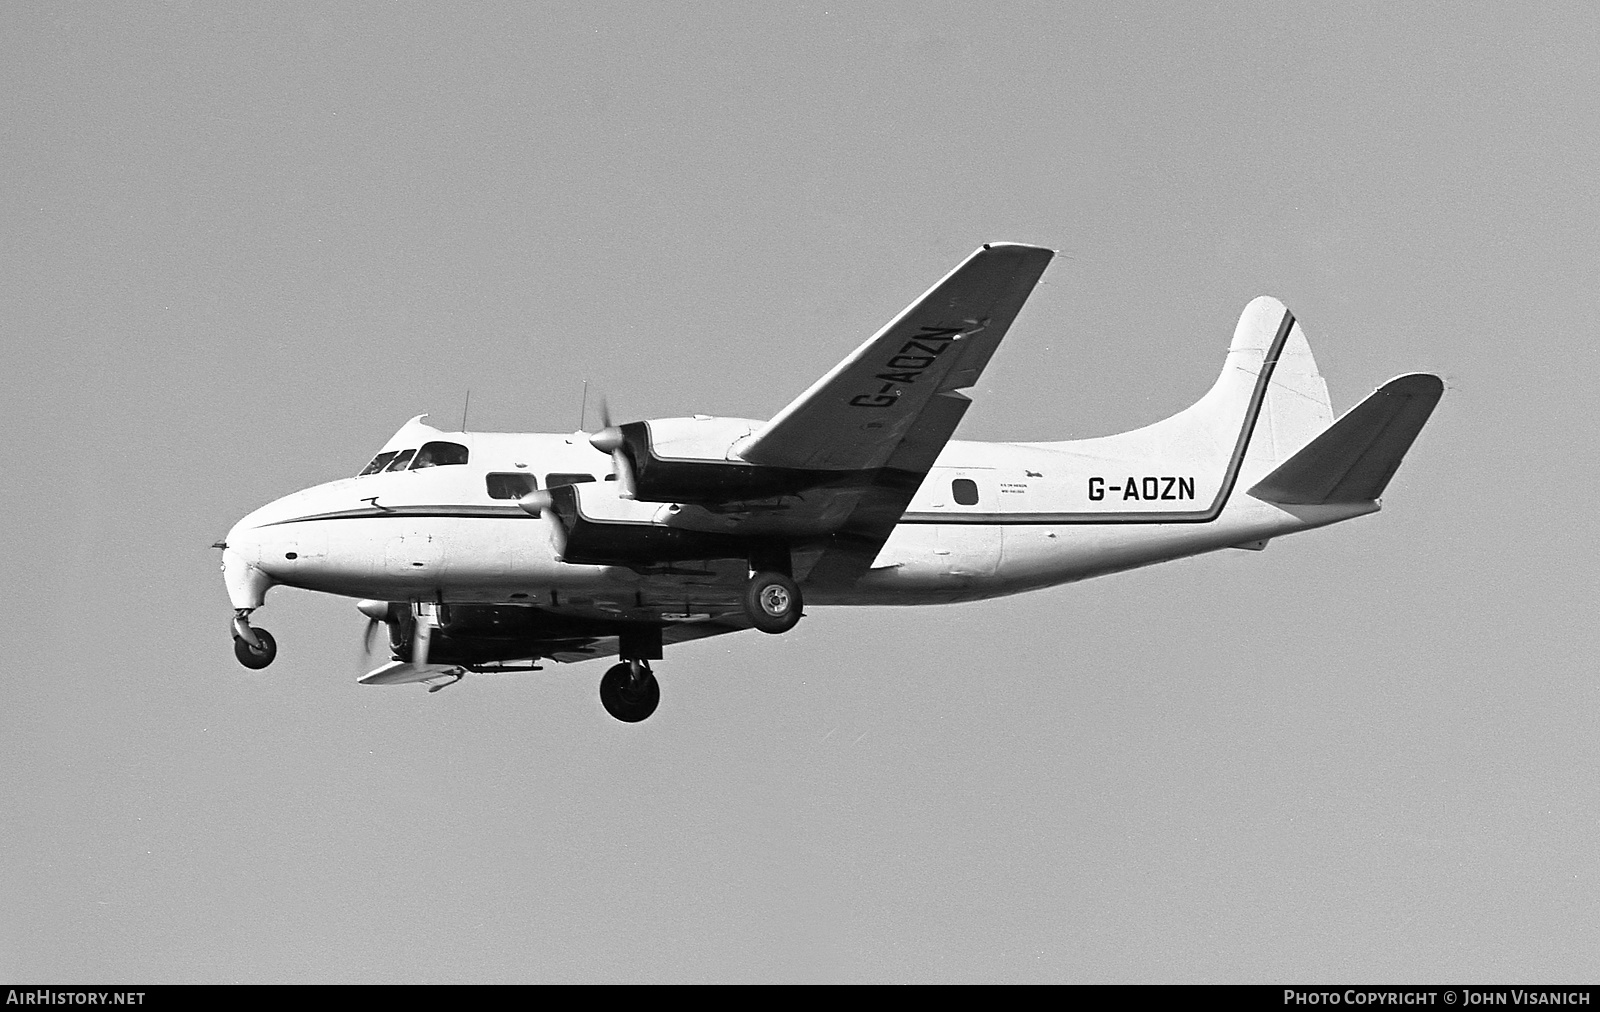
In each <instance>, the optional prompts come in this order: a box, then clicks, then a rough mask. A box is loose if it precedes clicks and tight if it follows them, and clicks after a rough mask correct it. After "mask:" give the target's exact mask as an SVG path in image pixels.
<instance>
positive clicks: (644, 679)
mask: <svg viewBox="0 0 1600 1012" xmlns="http://www.w3.org/2000/svg"><path fill="white" fill-rule="evenodd" d="M660 702H661V686H660V685H659V684H658V683H657V682H656V676H655V674H654V673H653V672H652V671H651V670H650V665H649V664H648V663H646V662H645V661H623V662H622V663H621V664H618V665H615V666H613V667H612V668H611V669H610V670H609V671H607V672H606V673H605V677H604V678H601V679H600V705H601V706H604V707H605V708H606V712H607V713H609V714H611V716H613V717H615V718H617V719H618V720H620V721H622V722H624V723H627V724H637V723H638V722H639V721H641V720H644V719H645V718H646V717H648V716H650V715H651V714H652V713H655V712H656V706H657V705H658V704H660Z"/></svg>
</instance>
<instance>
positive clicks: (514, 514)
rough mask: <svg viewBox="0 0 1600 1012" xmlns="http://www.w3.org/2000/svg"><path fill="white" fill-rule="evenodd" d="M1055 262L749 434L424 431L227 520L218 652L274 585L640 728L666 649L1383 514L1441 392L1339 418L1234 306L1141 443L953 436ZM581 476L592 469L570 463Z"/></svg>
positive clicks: (973, 283) (931, 295)
mask: <svg viewBox="0 0 1600 1012" xmlns="http://www.w3.org/2000/svg"><path fill="white" fill-rule="evenodd" d="M1052 255H1053V254H1052V252H1051V251H1050V250H1047V249H1042V248H1039V247H1035V246H1026V245H1020V244H1014V243H995V244H991V245H987V246H984V247H982V248H981V249H979V250H977V251H976V252H974V253H973V254H972V255H971V256H970V257H968V258H967V259H966V260H965V261H963V262H962V263H961V264H960V265H959V266H958V267H956V269H955V270H953V271H951V272H950V273H949V274H948V275H947V276H945V278H944V279H943V280H941V281H940V282H939V283H938V284H936V285H934V286H933V288H931V289H930V290H929V291H928V292H927V294H925V295H924V296H922V297H921V298H920V299H918V300H917V301H915V302H913V303H912V304H911V305H910V306H909V307H908V308H907V309H906V310H905V311H904V312H902V313H900V315H898V316H896V317H895V318H894V319H893V320H892V321H890V322H889V324H888V325H887V326H885V327H884V328H883V329H882V330H880V331H879V332H878V333H877V334H876V335H874V336H873V337H872V338H871V339H870V340H868V341H867V342H866V343H865V344H863V345H862V346H861V347H860V348H858V349H856V351H855V352H854V353H853V354H851V355H850V356H849V357H848V358H846V359H845V360H844V361H843V362H841V363H839V365H838V366H836V367H835V368H834V369H833V370H832V371H831V372H829V373H828V374H827V375H826V376H824V377H822V378H821V379H820V380H818V381H817V382H816V383H815V384H813V385H812V386H811V388H810V389H809V390H807V391H806V392H805V393H803V394H801V395H800V396H799V397H797V398H796V399H795V400H794V401H793V402H791V403H790V404H789V405H788V406H787V407H785V408H784V409H783V410H782V411H780V412H778V414H777V415H776V416H774V417H773V418H772V419H771V420H770V421H765V422H763V421H757V420H754V419H748V418H714V417H710V416H706V415H695V416H693V417H690V418H657V419H650V420H648V421H640V422H630V423H628V424H625V425H613V424H611V422H610V419H609V418H606V419H603V422H604V427H603V428H601V429H600V430H599V431H598V432H595V433H592V434H586V433H583V432H576V433H573V434H571V435H559V434H557V435H544V434H536V433H508V432H448V431H442V430H439V429H436V428H433V427H432V426H430V425H427V424H426V423H425V422H424V421H423V419H424V418H425V417H426V416H424V415H419V416H418V417H416V418H413V419H412V420H411V421H409V422H407V423H406V424H405V425H404V426H402V427H401V428H400V431H398V432H396V433H395V434H394V436H393V438H391V439H390V440H389V441H388V442H387V443H386V444H384V447H383V449H382V450H381V451H380V452H379V453H378V454H377V456H375V457H373V458H372V461H371V463H369V464H368V465H367V466H366V467H365V468H363V469H362V470H361V473H360V474H358V475H357V476H355V477H353V478H342V479H340V480H337V481H332V482H329V483H327V484H323V485H317V486H315V487H313V488H309V489H306V490H304V491H301V492H296V493H294V494H293V495H289V496H286V497H284V498H282V499H279V500H277V501H276V502H273V503H270V504H268V505H266V506H263V507H261V508H260V509H258V510H256V511H255V512H254V513H251V514H250V515H248V516H246V517H245V518H244V519H243V520H240V521H239V523H238V524H236V525H235V526H234V528H233V530H231V531H229V532H228V537H227V540H226V541H224V542H218V544H217V546H216V547H219V548H221V549H222V572H223V580H224V582H225V583H226V585H227V590H228V596H229V598H230V599H231V602H232V604H233V608H234V618H233V625H232V630H233V636H234V641H235V642H234V652H235V654H236V656H237V657H238V659H239V661H240V662H241V663H243V664H244V665H245V666H246V667H249V668H264V667H266V666H267V665H268V664H271V663H272V661H273V658H274V657H275V656H276V655H277V645H276V643H275V642H274V640H273V638H272V635H271V634H270V633H268V632H267V631H266V630H265V629H263V628H260V627H259V626H254V625H252V624H251V616H252V615H253V614H254V612H255V611H256V609H258V608H260V607H261V606H262V605H263V603H264V602H265V596H266V592H267V590H268V588H270V587H272V586H274V585H280V584H281V585H283V586H287V587H299V588H303V589H306V590H314V591H321V592H323V593H328V594H338V595H343V596H346V597H352V598H359V599H361V600H360V601H359V603H358V604H357V605H356V607H357V608H358V609H359V610H360V611H361V613H362V614H364V615H366V616H367V617H368V618H369V620H370V621H369V623H368V626H367V642H368V646H369V649H370V644H371V639H372V635H373V633H374V631H375V630H376V628H377V625H378V623H384V624H386V625H387V626H388V632H389V644H390V647H391V648H392V660H390V661H389V662H388V663H385V664H383V665H382V666H380V667H378V668H376V669H374V670H373V671H371V672H369V673H368V674H366V675H365V676H363V677H361V678H360V681H361V682H362V683H364V684H367V685H392V684H397V683H404V682H422V683H426V684H428V685H429V686H430V689H429V691H437V690H438V689H440V688H443V687H444V686H445V685H449V684H453V683H454V682H455V681H458V680H460V679H461V678H462V677H464V676H465V675H466V674H467V673H488V672H503V671H528V670H540V669H539V668H538V667H537V662H538V661H540V660H544V659H549V660H554V661H562V662H569V661H581V660H588V659H591V658H599V657H617V658H618V659H619V661H620V663H618V664H616V665H615V666H613V667H611V668H610V669H609V670H607V671H606V673H605V675H604V677H603V678H602V679H601V681H600V699H601V702H602V703H603V704H604V706H605V708H606V710H607V711H608V712H609V713H610V714H611V715H612V716H613V717H616V718H617V719H618V720H623V721H630V722H631V721H639V720H643V719H645V718H646V717H648V716H650V714H651V713H653V712H654V711H655V709H656V705H657V703H658V702H659V700H660V688H659V685H658V683H657V681H656V678H655V675H654V674H653V672H652V671H651V668H650V662H651V661H654V660H658V659H659V658H660V657H661V655H662V650H663V648H664V647H665V646H667V645H668V644H672V643H681V642H684V641H686V640H693V639H700V638H702V637H707V636H718V635H721V634H723V633H730V632H736V631H738V630H741V629H750V628H755V629H760V630H762V631H763V632H768V633H782V632H785V631H787V630H789V629H791V628H793V627H794V625H795V623H796V622H798V621H799V620H800V617H801V615H802V614H803V613H804V607H805V605H807V604H810V605H913V604H943V603H948V602H952V601H973V600H978V599H981V598H991V597H999V596H1002V595H1006V594H1016V593H1020V592H1022V591H1027V590H1035V589H1038V588H1040V587H1050V586H1055V585H1056V584H1062V583H1071V582H1073V581H1077V580H1085V579H1088V578H1089V577H1093V576H1101V575H1103V574H1106V573H1115V572H1119V571H1122V570H1127V569H1133V568H1135V567H1138V566H1147V565H1150V564H1151V563H1156V562H1164V561H1167V560H1169V559H1177V558H1182V557H1185V556H1190V555H1197V554H1199V553H1201V552H1209V551H1213V550H1216V549H1220V548H1230V547H1231V548H1247V549H1256V550H1259V549H1261V548H1263V547H1265V545H1266V544H1267V542H1268V541H1270V540H1271V539H1273V538H1276V537H1281V536H1282V535H1285V534H1293V533H1295V532H1297V531H1305V530H1310V529H1312V528H1314V527H1324V526H1327V525H1328V524H1333V523H1338V522H1339V521H1341V520H1349V519H1351V518H1353V517H1358V516H1361V515H1363V514H1366V513H1372V512H1375V511H1377V510H1378V509H1379V497H1380V496H1381V495H1382V494H1383V491H1384V487H1385V486H1386V485H1387V484H1388V482H1389V479H1390V478H1391V477H1392V476H1393V474H1394V472H1395V469H1396V468H1397V467H1398V466H1399V464H1400V460H1401V458H1402V457H1403V456H1404V455H1405V453H1406V451H1407V450H1408V449H1409V448H1410V446H1411V444H1412V441H1413V440H1414V439H1415V438H1416V436H1417V434H1418V432H1420V431H1421V429H1422V426H1423V425H1424V423H1426V422H1427V420H1428V416H1429V415H1430V414H1431V413H1432V411H1433V408H1434V405H1435V404H1437V403H1438V401H1439V398H1440V396H1441V395H1442V394H1443V391H1444V386H1443V384H1442V383H1441V382H1440V380H1439V378H1438V377H1436V376H1431V375H1427V374H1422V373H1415V374H1411V375H1406V376H1401V377H1399V378H1398V379H1394V380H1390V381H1389V382H1388V383H1386V384H1384V385H1383V386H1382V387H1380V388H1379V389H1378V390H1377V391H1376V392H1375V393H1373V394H1372V395H1371V396H1370V397H1368V398H1367V399H1366V400H1364V401H1362V402H1361V403H1360V404H1359V405H1357V406H1356V407H1355V408H1354V409H1352V410H1351V411H1350V412H1349V413H1348V414H1346V415H1344V417H1342V418H1340V419H1339V420H1338V421H1337V422H1335V421H1334V420H1333V415H1332V412H1331V410H1330V407H1329V403H1328V391H1327V386H1326V385H1325V384H1324V383H1323V380H1322V377H1321V376H1320V375H1319V374H1318V373H1317V367H1316V363H1315V362H1314V361H1313V360H1312V357H1311V348H1310V346H1309V345H1308V344H1307V343H1306V338H1305V334H1304V333H1303V331H1302V330H1301V327H1300V325H1299V324H1298V323H1296V321H1295V318H1294V316H1293V315H1292V314H1291V313H1290V312H1289V311H1288V310H1287V309H1285V308H1284V306H1283V304H1282V303H1280V302H1278V301H1277V300H1275V299H1271V298H1258V299H1256V300H1255V301H1253V302H1251V303H1250V305H1249V306H1247V307H1246V308H1245V311H1244V314H1243V316H1241V317H1240V319H1239V325H1238V327H1237V328H1236V329H1235V331H1234V334H1233V343H1232V344H1231V345H1230V346H1229V348H1228V356H1227V359H1226V361H1225V362H1224V364H1223V368H1222V375H1221V376H1220V377H1218V379H1217V382H1216V384H1215V385H1214V386H1213V387H1212V388H1211V390H1210V392H1209V393H1207V394H1206V395H1205V396H1204V397H1202V398H1201V399H1200V400H1199V401H1198V402H1196V403H1195V404H1194V405H1193V406H1191V407H1189V408H1187V409H1186V410H1184V411H1181V412H1179V413H1178V414H1176V415H1173V416H1172V417H1170V418H1168V419H1166V420H1164V421H1160V422H1156V423H1155V424H1153V425H1148V426H1146V427H1144V428H1142V429H1136V430H1134V431H1132V432H1125V433H1122V434H1120V435H1114V436H1105V437H1101V438H1098V439H1083V440H1074V441H1069V442H1043V443H976V442H964V441H959V440H951V438H950V436H951V434H952V433H953V432H954V431H955V429H956V426H957V424H958V423H959V422H960V421H961V417H962V415H963V414H964V413H965V411H966V409H967V406H968V404H969V403H970V401H969V400H968V398H967V397H966V396H965V395H964V394H962V393H961V391H962V390H965V389H968V388H970V387H972V386H973V385H974V384H975V383H976V382H977V381H978V377H979V375H980V374H981V373H982V371H983V368H984V366H985V365H986V364H987V363H988V361H989V358H990V356H992V355H993V354H994V352H995V349H996V348H997V347H998V346H999V343H1000V339H1001V338H1002V337H1004V336H1005V333H1006V330H1007V328H1008V327H1010V325H1011V322H1012V320H1014V319H1015V318H1016V315H1017V312H1018V311H1019V310H1020V309H1021V308H1022V304H1023V302H1024V301H1025V300H1026V299H1027V297H1028V295H1029V294H1030V293H1031V292H1032V290H1033V287H1034V285H1035V283H1036V282H1037V281H1038V280H1039V276H1040V275H1041V274H1042V273H1043V272H1044V269H1045V266H1046V265H1047V264H1048V263H1049V261H1050V258H1051V256H1052ZM596 451H598V452H596Z"/></svg>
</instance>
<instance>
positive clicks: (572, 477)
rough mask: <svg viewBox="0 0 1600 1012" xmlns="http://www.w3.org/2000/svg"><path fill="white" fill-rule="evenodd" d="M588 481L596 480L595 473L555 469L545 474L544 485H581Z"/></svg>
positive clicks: (548, 486)
mask: <svg viewBox="0 0 1600 1012" xmlns="http://www.w3.org/2000/svg"><path fill="white" fill-rule="evenodd" d="M586 481H594V475H592V474H576V473H572V474H569V473H567V472H565V471H555V472H552V473H551V474H547V475H545V476H544V487H545V488H555V487H556V486H557V485H581V484H583V483H584V482H586Z"/></svg>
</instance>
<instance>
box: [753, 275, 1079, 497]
mask: <svg viewBox="0 0 1600 1012" xmlns="http://www.w3.org/2000/svg"><path fill="white" fill-rule="evenodd" d="M1054 255H1055V254H1054V252H1053V251H1051V250H1048V249H1044V248H1043V247H1039V246H1025V245H1022V244H1020V243H991V244H989V245H986V246H984V247H983V248H982V249H979V250H978V251H977V252H975V253H973V254H972V255H971V256H969V257H967V259H966V260H964V261H962V262H961V264H960V265H959V266H957V267H956V269H955V270H953V271H951V272H950V273H949V274H947V275H945V277H944V279H943V280H941V281H940V282H939V283H938V284H936V285H934V286H933V287H932V288H930V289H929V290H928V292H927V294H925V295H923V296H922V298H920V299H918V300H917V301H915V302H913V303H912V304H911V305H910V306H907V307H906V309H905V310H904V311H903V312H901V313H900V315H899V316H896V317H895V318H894V319H893V320H891V321H889V323H888V325H887V326H885V327H884V328H883V329H882V330H880V331H878V333H877V334H875V335H873V336H872V338H871V339H870V340H868V341H867V342H866V343H865V344H863V345H862V346H861V347H859V348H857V349H856V350H855V352H854V353H853V354H851V355H850V357H849V358H846V359H845V360H844V361H843V362H840V363H839V364H838V365H837V366H835V367H834V368H833V370H832V371H831V372H829V373H828V374H827V375H826V376H824V377H822V378H821V379H820V380H818V381H817V382H816V383H814V384H813V385H812V386H811V389H809V390H807V391H806V392H805V393H803V394H801V395H800V396H799V397H797V398H795V400H794V401H792V402H791V403H790V404H789V405H788V406H787V407H785V408H784V409H783V410H782V411H780V412H778V414H777V415H775V416H774V417H773V419H772V420H771V421H769V422H768V423H767V424H766V425H764V426H762V427H761V429H760V430H759V431H757V432H756V433H754V434H753V435H752V436H751V437H750V439H749V440H748V441H747V442H745V443H744V445H742V446H740V447H739V448H738V450H737V452H738V455H739V456H740V457H742V458H743V459H745V460H747V461H749V462H750V463H752V464H763V465H768V466H775V467H790V468H801V469H807V470H829V471H833V470H837V471H860V470H874V469H877V468H880V467H884V466H885V465H887V464H888V463H889V461H890V458H891V457H893V456H894V455H895V454H896V452H897V451H898V450H899V449H900V447H901V444H902V443H904V442H905V441H907V440H908V439H915V440H916V441H917V442H919V443H925V442H927V438H928V436H930V435H933V434H935V433H937V432H938V431H941V430H943V429H945V428H946V426H944V425H943V424H942V422H938V421H936V422H935V424H934V425H933V426H931V427H930V431H928V432H922V431H919V430H920V429H922V428H923V427H924V424H925V423H924V416H925V415H927V414H929V413H930V412H931V413H932V415H933V416H934V418H935V419H936V420H937V419H942V418H943V417H944V416H945V415H946V414H948V409H947V408H946V407H943V406H936V404H935V402H936V401H939V400H942V399H945V398H957V399H959V400H960V401H962V402H965V401H966V398H965V397H964V396H962V395H961V394H959V393H956V391H958V390H961V389H964V388H966V387H970V386H972V385H973V384H974V383H976V382H977V381H978V376H979V375H980V374H981V373H982V372H983V368H984V366H986V365H988V363H989V358H990V356H992V355H993V354H994V351H995V348H996V347H998V346H999V344H1000V339H1001V338H1002V337H1004V336H1005V333H1006V330H1007V328H1009V327H1010V326H1011V321H1012V320H1014V319H1016V316H1017V312H1018V311H1019V310H1021V309H1022V304H1023V303H1024V302H1025V301H1027V298H1028V295H1029V294H1030V293H1032V291H1033V286H1034V285H1035V284H1036V283H1037V282H1038V280H1039V276H1040V275H1041V274H1043V273H1044V269H1045V266H1046V265H1047V264H1049V262H1050V258H1051V257H1053V256H1054ZM957 418H958V419H959V415H957ZM948 428H949V429H950V430H952V431H953V429H954V425H950V426H948ZM949 438H950V437H949V431H945V432H944V435H943V436H942V437H940V438H939V445H940V446H941V447H942V446H943V445H944V440H946V439H949ZM935 456H937V450H935ZM928 463H929V464H931V463H932V460H931V459H930V460H929V462H928ZM923 470H924V473H925V472H926V468H924V469H923ZM913 491H914V489H913Z"/></svg>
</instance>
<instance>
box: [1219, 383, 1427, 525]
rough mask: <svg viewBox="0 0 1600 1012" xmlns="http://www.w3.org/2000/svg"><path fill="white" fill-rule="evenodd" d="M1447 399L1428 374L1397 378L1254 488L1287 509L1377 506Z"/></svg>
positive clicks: (1258, 495)
mask: <svg viewBox="0 0 1600 1012" xmlns="http://www.w3.org/2000/svg"><path fill="white" fill-rule="evenodd" d="M1442 396H1444V382H1443V381H1442V380H1440V379H1439V377H1437V376H1432V375H1429V374H1427V373H1412V374H1410V375H1408V376H1401V377H1399V378H1398V379H1392V380H1390V381H1389V382H1387V383H1385V384H1384V385H1383V386H1381V387H1379V388H1378V389H1377V390H1376V391H1374V392H1373V394H1372V395H1371V396H1370V397H1368V398H1367V399H1366V400H1364V401H1362V402H1361V403H1360V404H1357V405H1356V406H1355V407H1354V408H1351V409H1350V411H1349V413H1347V414H1346V415H1345V416H1344V417H1343V418H1341V419H1339V420H1338V421H1337V422H1334V423H1333V424H1332V425H1330V426H1329V427H1328V428H1327V430H1326V431H1324V432H1323V433H1322V435H1320V436H1318V437H1316V438H1315V439H1313V440H1312V441H1311V442H1309V443H1307V444H1306V446H1305V448H1304V449H1302V450H1301V451H1300V452H1299V453H1296V454H1295V455H1294V456H1292V457H1290V458H1289V459H1288V460H1286V461H1284V462H1283V463H1282V464H1280V465H1279V466H1278V468H1277V469H1276V470H1274V471H1273V472H1272V473H1271V474H1269V475H1267V476H1266V477H1265V478H1263V479H1262V480H1261V481H1260V482H1259V483H1257V484H1256V486H1255V487H1254V488H1252V489H1250V495H1253V496H1255V497H1256V498H1257V499H1262V500H1265V501H1267V502H1272V503H1279V504H1282V505H1295V506H1300V505H1322V504H1327V503H1359V502H1371V501H1373V500H1375V499H1377V498H1378V497H1379V496H1381V495H1383V490H1384V489H1385V488H1386V487H1387V486H1388V484H1389V479H1390V478H1393V477H1394V473H1395V471H1396V470H1397V469H1398V468H1399V467H1400V461H1401V459H1403V458H1404V457H1405V455H1406V451H1408V450H1410V449H1411V444H1412V443H1413V442H1414V441H1415V440H1416V438H1417V434H1418V433H1420V432H1421V431H1422V427H1423V426H1424V425H1425V424H1427V421H1428V417H1429V416H1430V415H1432V414H1433V408H1434V405H1436V404H1438V403H1439V398H1440V397H1442Z"/></svg>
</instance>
